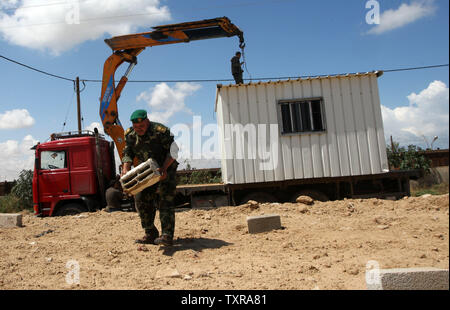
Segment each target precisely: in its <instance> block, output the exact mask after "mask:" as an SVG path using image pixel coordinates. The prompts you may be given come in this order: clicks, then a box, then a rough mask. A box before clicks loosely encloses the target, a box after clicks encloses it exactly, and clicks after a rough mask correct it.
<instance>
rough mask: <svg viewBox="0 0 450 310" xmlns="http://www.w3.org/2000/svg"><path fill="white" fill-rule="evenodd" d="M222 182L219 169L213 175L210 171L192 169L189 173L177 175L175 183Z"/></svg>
mask: <svg viewBox="0 0 450 310" xmlns="http://www.w3.org/2000/svg"><path fill="white" fill-rule="evenodd" d="M220 182H222V176H221V173H220V171H219V172H218V173H217V175H215V173H213V172H211V171H205V170H192V173H191V174H190V175H182V176H179V177H178V180H177V184H178V185H185V184H210V183H220Z"/></svg>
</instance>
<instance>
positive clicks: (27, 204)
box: [0, 170, 33, 213]
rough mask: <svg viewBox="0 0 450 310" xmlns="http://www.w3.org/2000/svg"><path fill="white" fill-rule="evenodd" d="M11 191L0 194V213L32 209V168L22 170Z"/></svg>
mask: <svg viewBox="0 0 450 310" xmlns="http://www.w3.org/2000/svg"><path fill="white" fill-rule="evenodd" d="M16 182H17V183H16V185H14V187H13V188H12V189H11V193H10V194H8V195H6V196H0V213H14V212H19V211H22V210H27V209H28V210H29V209H33V184H32V182H33V170H22V171H21V172H20V174H19V180H17V181H16Z"/></svg>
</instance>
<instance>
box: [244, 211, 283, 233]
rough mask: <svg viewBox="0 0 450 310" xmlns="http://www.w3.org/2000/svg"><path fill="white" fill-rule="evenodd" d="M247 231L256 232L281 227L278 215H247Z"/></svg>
mask: <svg viewBox="0 0 450 310" xmlns="http://www.w3.org/2000/svg"><path fill="white" fill-rule="evenodd" d="M247 225H248V232H249V233H251V234H256V233H260V232H265V231H270V230H274V229H280V228H281V219H280V216H279V215H276V214H271V215H259V216H247Z"/></svg>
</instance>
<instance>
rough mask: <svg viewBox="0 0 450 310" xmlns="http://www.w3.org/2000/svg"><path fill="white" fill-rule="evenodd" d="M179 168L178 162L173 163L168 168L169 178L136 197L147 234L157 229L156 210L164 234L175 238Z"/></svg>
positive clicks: (137, 207) (137, 206)
mask: <svg viewBox="0 0 450 310" xmlns="http://www.w3.org/2000/svg"><path fill="white" fill-rule="evenodd" d="M177 167H178V163H177V162H174V163H172V165H170V167H169V168H167V177H166V178H165V179H164V180H162V181H161V182H158V183H156V184H155V185H153V186H150V187H147V188H146V189H144V190H143V191H141V192H140V193H138V194H137V195H136V196H135V197H134V198H135V203H136V209H137V211H138V213H139V217H140V218H141V224H142V228H143V229H144V230H145V233H146V234H149V233H150V232H151V231H154V230H155V229H156V227H155V224H154V221H155V215H156V209H159V219H160V221H161V230H162V234H163V235H168V236H170V237H172V238H173V234H174V231H175V205H174V199H175V194H176V187H177V184H176V172H177Z"/></svg>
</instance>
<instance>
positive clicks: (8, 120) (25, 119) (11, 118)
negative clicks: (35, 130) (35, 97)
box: [0, 109, 34, 129]
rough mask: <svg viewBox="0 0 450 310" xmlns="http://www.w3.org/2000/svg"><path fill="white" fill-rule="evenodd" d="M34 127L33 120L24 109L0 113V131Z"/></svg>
mask: <svg viewBox="0 0 450 310" xmlns="http://www.w3.org/2000/svg"><path fill="white" fill-rule="evenodd" d="M33 125H34V118H33V117H31V115H30V113H29V112H28V110H26V109H16V110H11V111H6V112H5V113H0V129H19V128H26V127H31V126H33Z"/></svg>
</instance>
